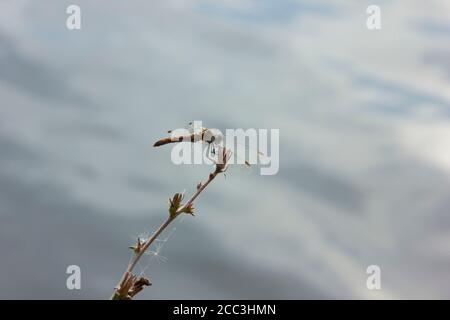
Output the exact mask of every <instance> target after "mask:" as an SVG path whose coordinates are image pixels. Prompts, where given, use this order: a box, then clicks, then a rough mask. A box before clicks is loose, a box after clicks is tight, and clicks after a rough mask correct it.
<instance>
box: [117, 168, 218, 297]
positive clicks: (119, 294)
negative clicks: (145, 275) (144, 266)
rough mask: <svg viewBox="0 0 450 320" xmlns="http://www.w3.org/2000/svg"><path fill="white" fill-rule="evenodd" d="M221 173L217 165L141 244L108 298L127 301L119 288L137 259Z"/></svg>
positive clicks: (128, 279) (125, 283)
mask: <svg viewBox="0 0 450 320" xmlns="http://www.w3.org/2000/svg"><path fill="white" fill-rule="evenodd" d="M223 171H224V170H223V167H222V168H221V167H220V166H219V165H217V166H216V169H215V170H214V171H213V172H211V173H210V174H209V176H208V179H207V180H206V181H205V182H204V183H200V184H199V186H198V187H197V190H196V192H194V194H193V195H192V196H191V197H190V198H189V200H188V201H187V202H186V203H185V204H184V205H182V206H180V208H178V210H177V211H176V213H175V215H169V217H168V218H167V219H166V220H165V221H164V222H163V223H162V224H161V225H160V226H159V228H158V229H157V230H156V231H155V232H154V233H153V235H152V236H151V237H150V238H148V239H147V240H146V241H145V242H144V243H143V244H142V247H141V248H140V249H139V250H136V251H135V252H134V255H133V257H132V259H131V260H130V262H129V263H128V266H127V269H126V270H125V272H124V273H123V275H122V278H121V279H120V281H119V283H118V284H117V286H116V287H115V288H114V291H113V294H112V295H111V298H110V299H111V300H124V299H129V297H128V296H127V295H126V294H127V292H125V293H124V292H122V290H121V288H124V287H125V286H126V285H127V282H128V281H130V277H131V276H132V272H133V269H134V267H135V266H136V264H137V263H138V261H139V259H140V258H141V257H142V255H143V254H144V253H145V251H146V250H147V249H148V248H149V247H150V245H151V244H152V243H153V242H154V241H155V240H156V238H157V237H158V236H159V235H160V234H161V233H162V232H163V231H164V230H165V229H166V228H167V227H168V226H169V225H170V223H171V222H172V221H173V220H175V219H176V218H177V217H178V216H179V215H180V214H181V213H182V212H183V209H184V208H186V207H188V206H190V205H191V204H192V203H193V202H194V200H195V199H196V198H197V197H198V196H199V195H200V193H202V191H203V190H204V189H205V188H206V187H207V186H208V185H209V184H210V183H211V181H213V180H214V178H215V177H216V176H217V175H218V174H219V173H221V172H223ZM138 241H139V240H138Z"/></svg>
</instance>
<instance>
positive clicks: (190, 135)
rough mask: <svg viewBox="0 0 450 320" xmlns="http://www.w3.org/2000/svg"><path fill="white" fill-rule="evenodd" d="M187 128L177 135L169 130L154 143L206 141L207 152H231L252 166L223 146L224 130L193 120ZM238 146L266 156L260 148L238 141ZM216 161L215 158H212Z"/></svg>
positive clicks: (156, 145)
mask: <svg viewBox="0 0 450 320" xmlns="http://www.w3.org/2000/svg"><path fill="white" fill-rule="evenodd" d="M185 129H186V132H187V133H186V134H182V135H176V134H173V131H174V130H169V131H167V133H168V134H169V137H165V138H162V139H159V140H158V141H156V142H155V143H154V145H153V146H154V147H159V146H163V145H166V144H170V143H177V142H192V143H195V142H199V141H201V142H202V143H205V144H206V145H207V154H208V153H209V154H211V155H212V156H216V155H218V154H220V153H222V152H229V154H230V156H235V157H236V158H237V159H238V162H239V163H243V164H244V165H245V167H247V168H250V167H251V164H250V162H249V161H248V160H246V159H243V158H242V156H241V155H238V154H236V153H235V152H232V151H231V150H225V148H224V147H223V146H222V143H223V141H224V137H223V134H222V132H220V130H218V129H212V128H205V127H198V128H196V127H194V125H193V123H192V122H189V125H188V127H187V128H185ZM238 146H241V147H242V149H243V150H245V153H249V154H250V152H256V154H257V155H258V157H265V154H264V153H263V152H261V151H259V150H253V149H252V148H250V147H249V146H247V145H244V146H242V145H241V144H239V143H238ZM209 159H210V160H212V159H211V158H209ZM212 161H214V160H212Z"/></svg>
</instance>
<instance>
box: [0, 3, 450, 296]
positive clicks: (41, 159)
mask: <svg viewBox="0 0 450 320" xmlns="http://www.w3.org/2000/svg"><path fill="white" fill-rule="evenodd" d="M71 4H77V5H79V6H80V8H81V27H82V28H81V30H68V29H67V28H66V19H67V17H68V14H66V8H67V7H68V6H69V5H71ZM371 4H376V5H378V6H379V7H380V8H381V26H382V29H381V30H368V28H367V27H366V20H367V17H368V14H367V13H366V9H367V7H368V6H369V5H371ZM449 18H450V2H448V1H445V0H430V1H426V2H424V1H419V0H411V1H408V2H405V1H382V0H377V1H376V3H374V1H370V2H369V1H343V0H342V1H317V0H308V1H295V0H282V1H268V0H259V1H248V0H239V1H238V0H228V1H212V0H211V1H208V0H199V1H194V0H184V1H175V0H170V1H126V2H125V1H118V0H115V1H87V0H86V1H82V0H76V1H75V0H73V1H61V0H58V1H56V0H54V1H50V0H45V1H23V0H9V1H8V0H2V1H0V99H1V100H0V256H1V259H0V287H1V288H2V290H0V298H3V299H16V298H25V299H29V298H41V299H51V298H56V299H78V298H82V299H91V298H97V299H104V298H108V297H109V295H110V293H111V290H112V288H113V287H114V286H115V284H116V283H117V281H118V280H119V277H120V275H121V273H122V272H123V271H124V269H125V267H126V264H127V262H128V259H129V257H130V252H129V249H127V247H128V246H129V245H131V244H132V243H133V241H134V240H133V239H135V237H137V236H138V235H139V234H149V233H151V232H152V231H153V230H154V229H155V228H156V227H157V226H158V225H159V224H160V223H161V222H162V221H163V219H164V218H165V216H166V214H167V199H168V198H169V196H171V195H173V194H174V193H175V192H181V191H185V192H186V193H187V194H190V193H191V192H192V191H194V190H195V185H196V183H197V181H198V180H200V179H203V178H205V177H206V176H207V174H208V172H209V171H210V169H211V168H210V167H208V166H188V165H185V166H175V165H174V164H172V163H171V161H170V148H161V149H154V148H152V147H151V145H152V144H153V142H154V141H155V140H156V139H158V138H161V137H162V136H164V135H165V134H166V131H167V130H168V129H173V128H180V127H183V126H185V125H186V124H187V123H188V122H189V121H191V120H202V121H203V124H204V125H205V126H209V127H216V128H219V129H222V130H224V129H225V128H267V129H271V128H277V129H280V171H279V173H278V174H277V175H274V176H260V175H259V174H258V170H252V171H251V173H242V172H241V171H234V172H230V173H229V174H228V176H227V178H226V179H225V178H223V177H219V178H218V179H217V180H216V181H214V183H213V184H212V185H211V186H210V187H208V189H207V190H206V192H205V193H204V194H202V195H201V196H200V197H199V198H198V200H197V201H196V205H195V207H196V213H197V215H196V217H194V218H192V217H190V216H186V217H184V218H182V219H180V220H179V221H177V222H175V223H174V225H173V227H171V228H169V230H168V232H166V233H165V234H164V235H163V236H162V237H161V238H162V239H167V237H169V240H168V241H166V242H164V246H163V249H162V251H161V252H160V254H161V255H163V256H164V257H166V258H167V262H165V263H163V262H162V261H159V262H158V261H157V260H156V259H152V258H151V257H147V258H146V259H144V260H143V261H142V267H146V270H145V274H147V275H148V276H149V277H150V278H151V280H152V282H153V286H152V287H150V288H148V289H146V290H145V291H143V292H142V293H141V294H140V296H139V297H140V298H147V299H161V298H167V299H170V298H172V299H197V298H212V299H216V298H224V299H226V298H235V299H240V298H248V299H262V298H266V299H299V298H311V299H320V298H344V299H350V298H352V299H367V298H385V299H398V298H407V299H410V298H426V299H428V298H447V299H448V298H450V215H449V206H450V176H449V175H450V90H449V84H450V78H449V76H450V41H449V40H450V19H449ZM71 264H75V265H79V266H80V268H81V276H82V278H81V279H82V280H81V290H68V289H67V288H66V278H67V276H68V275H67V274H66V268H67V266H68V265H71ZM369 265H378V266H380V268H381V290H368V289H367V287H366V279H367V276H368V275H367V274H366V268H367V267H368V266H369ZM137 270H138V271H140V269H139V268H138V269H137Z"/></svg>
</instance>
